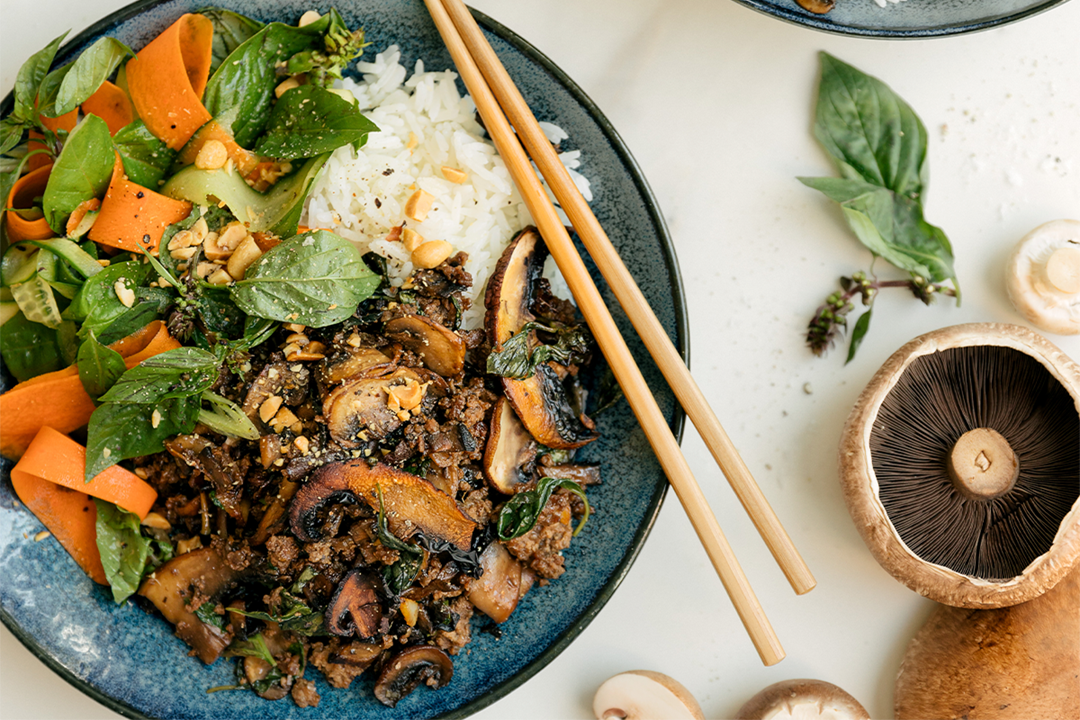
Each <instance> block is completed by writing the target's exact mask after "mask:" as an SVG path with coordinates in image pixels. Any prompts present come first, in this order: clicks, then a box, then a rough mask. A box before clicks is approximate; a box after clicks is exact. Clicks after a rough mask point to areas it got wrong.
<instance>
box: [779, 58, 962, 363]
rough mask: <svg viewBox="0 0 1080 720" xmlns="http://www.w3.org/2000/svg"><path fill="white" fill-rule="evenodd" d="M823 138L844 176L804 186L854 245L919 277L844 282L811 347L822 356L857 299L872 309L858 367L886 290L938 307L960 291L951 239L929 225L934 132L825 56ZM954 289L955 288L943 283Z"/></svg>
mask: <svg viewBox="0 0 1080 720" xmlns="http://www.w3.org/2000/svg"><path fill="white" fill-rule="evenodd" d="M814 136H815V137H816V138H817V139H818V141H819V142H820V143H821V144H822V146H823V147H824V148H825V150H826V151H827V152H828V153H829V155H830V156H831V157H832V158H833V160H834V162H835V163H836V166H837V169H838V170H839V171H840V174H841V175H842V176H843V177H842V178H806V177H800V178H799V181H800V182H802V183H803V184H805V185H807V186H808V187H811V188H814V189H816V190H819V191H821V192H822V193H824V194H825V195H826V196H827V197H829V198H830V199H832V200H835V201H836V202H838V203H839V204H840V207H841V210H842V212H843V213H844V218H845V219H846V220H847V222H848V225H849V226H850V227H851V229H852V231H854V233H855V236H856V237H857V238H858V239H859V241H860V242H862V244H863V245H865V246H866V247H867V249H869V250H870V252H871V253H873V255H874V257H875V258H878V257H880V258H882V259H884V260H886V261H888V262H889V263H891V264H892V265H894V266H896V267H897V268H899V269H901V270H904V271H906V272H908V273H909V275H910V279H909V280H903V281H878V280H877V279H876V278H874V279H873V280H869V279H867V278H866V273H861V274H860V273H856V274H855V275H853V276H852V277H851V278H843V279H842V281H841V285H842V288H841V291H840V292H837V293H833V294H832V295H830V296H829V297H828V298H827V299H826V301H825V303H824V304H823V305H822V306H821V307H819V308H818V310H817V312H816V313H815V315H814V318H813V319H812V320H811V321H810V325H809V328H808V331H807V343H808V344H809V346H810V348H811V350H812V351H813V352H814V353H815V354H817V355H822V354H824V352H825V351H826V350H827V349H828V348H829V347H830V346H831V345H832V343H833V342H834V341H835V339H836V336H837V335H838V334H839V332H840V331H841V329H842V328H844V327H846V326H847V315H848V313H850V312H851V311H852V310H853V309H854V304H853V303H852V302H851V301H852V299H853V298H854V297H855V296H856V295H858V296H859V297H860V298H861V300H862V303H863V305H864V306H865V307H866V308H867V311H866V312H865V313H864V314H863V315H862V316H861V317H860V318H859V320H858V322H857V323H856V325H855V328H854V329H853V331H852V334H851V345H850V347H849V351H848V358H847V359H848V362H850V361H851V360H852V358H854V356H855V352H856V351H857V350H858V348H859V345H860V344H861V343H862V341H863V339H864V337H865V336H866V332H867V331H868V330H869V328H870V317H871V311H872V306H873V301H874V298H875V297H876V296H877V292H878V290H879V289H881V288H884V287H906V288H908V289H909V290H910V291H911V292H912V293H913V294H914V295H915V296H916V297H918V298H919V299H920V300H922V301H923V302H925V303H929V302H930V301H932V300H933V298H934V297H935V296H936V295H938V294H941V295H948V296H954V297H957V299H958V300H959V286H958V284H957V280H956V272H955V270H954V269H953V251H952V245H951V244H950V243H949V239H948V237H946V235H945V233H944V232H943V231H942V230H941V228H938V227H935V226H934V225H931V224H930V223H928V222H927V221H926V220H925V218H924V217H923V206H922V202H923V199H924V198H925V195H926V189H927V182H928V177H929V170H928V165H927V158H926V154H927V152H926V149H927V133H926V128H925V126H923V123H922V121H921V120H919V117H918V116H917V115H916V114H915V111H914V110H912V108H911V106H910V105H908V104H907V103H906V102H904V100H903V99H902V98H901V97H900V96H899V95H897V94H896V93H895V92H893V90H892V89H891V88H890V87H889V86H888V85H886V84H885V83H883V82H881V81H880V80H878V79H877V78H874V77H871V76H869V75H867V74H865V73H863V72H861V71H859V70H858V69H856V68H854V67H852V66H850V65H848V64H846V63H844V62H841V61H840V60H837V59H836V58H834V57H833V56H831V55H829V54H828V53H824V52H823V53H821V83H820V87H819V90H818V100H817V108H816V119H815V122H814ZM950 281H951V287H950V286H946V285H945V284H944V283H946V282H950Z"/></svg>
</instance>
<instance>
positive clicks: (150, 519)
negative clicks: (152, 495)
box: [142, 512, 172, 531]
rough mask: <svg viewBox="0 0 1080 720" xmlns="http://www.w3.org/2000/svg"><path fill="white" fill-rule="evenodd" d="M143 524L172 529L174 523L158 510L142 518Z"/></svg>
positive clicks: (155, 527) (159, 528)
mask: <svg viewBox="0 0 1080 720" xmlns="http://www.w3.org/2000/svg"><path fill="white" fill-rule="evenodd" d="M142 524H143V525H145V526H146V527H148V528H154V529H155V530H165V531H169V530H172V524H171V523H170V522H169V521H168V520H166V519H165V518H164V517H163V516H162V515H159V514H158V513H156V512H151V513H146V517H144V518H143V519H142Z"/></svg>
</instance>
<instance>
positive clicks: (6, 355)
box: [0, 313, 66, 382]
mask: <svg viewBox="0 0 1080 720" xmlns="http://www.w3.org/2000/svg"><path fill="white" fill-rule="evenodd" d="M3 337H4V342H3V343H0V354H2V355H3V359H4V365H6V366H7V369H8V370H9V371H10V372H11V374H12V375H14V376H15V379H16V380H18V381H19V382H24V381H26V380H29V379H30V378H32V377H37V376H38V375H42V374H44V373H47V372H52V371H53V370H59V369H60V368H62V367H65V366H66V364H65V363H64V362H63V360H62V358H61V355H60V347H59V345H57V339H56V331H55V330H52V329H50V328H47V327H45V326H44V325H42V324H40V323H36V322H34V321H32V320H28V319H27V318H26V316H25V315H23V314H22V313H19V314H17V315H15V316H14V317H13V318H11V319H10V320H8V321H7V322H6V323H4V330H3Z"/></svg>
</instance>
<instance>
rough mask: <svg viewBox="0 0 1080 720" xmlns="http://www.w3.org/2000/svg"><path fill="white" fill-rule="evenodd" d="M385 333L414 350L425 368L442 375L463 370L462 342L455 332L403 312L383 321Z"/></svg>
mask: <svg viewBox="0 0 1080 720" xmlns="http://www.w3.org/2000/svg"><path fill="white" fill-rule="evenodd" d="M386 334H387V336H388V337H390V338H391V339H393V340H396V341H397V342H399V343H401V345H402V347H404V348H405V349H406V350H409V351H411V352H414V353H416V354H417V355H419V356H420V358H421V359H422V360H423V361H424V367H426V368H427V369H428V370H431V371H433V372H437V373H439V374H440V375H442V376H443V377H452V376H454V375H457V374H458V373H459V372H461V371H462V370H464V369H465V341H464V340H462V339H461V337H460V336H458V334H457V333H455V332H453V331H451V330H449V329H447V328H445V327H443V326H442V325H440V324H439V323H437V322H434V321H432V320H430V319H428V318H426V317H423V316H421V315H405V316H404V317H399V318H396V319H394V320H391V321H390V322H388V323H386Z"/></svg>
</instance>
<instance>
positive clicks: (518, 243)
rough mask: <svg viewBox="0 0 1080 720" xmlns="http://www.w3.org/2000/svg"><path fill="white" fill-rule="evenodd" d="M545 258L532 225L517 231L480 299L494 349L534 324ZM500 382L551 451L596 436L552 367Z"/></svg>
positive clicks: (520, 414) (524, 420)
mask: <svg viewBox="0 0 1080 720" xmlns="http://www.w3.org/2000/svg"><path fill="white" fill-rule="evenodd" d="M546 258H547V246H545V245H544V241H543V239H542V238H541V237H540V233H539V232H538V231H537V230H536V228H534V227H527V228H525V229H524V230H522V231H521V232H520V233H518V235H517V237H515V238H514V239H513V240H512V241H511V242H510V244H509V245H508V246H507V248H506V250H505V251H503V254H502V257H501V258H499V263H498V265H496V266H495V271H494V272H493V273H492V275H491V279H490V280H488V287H487V293H486V295H485V297H484V305H485V307H486V308H487V312H486V314H485V316H484V326H485V328H486V330H487V334H488V340H489V341H490V342H491V346H492V347H493V348H495V349H496V350H501V349H502V344H503V343H504V342H506V341H507V340H509V339H510V338H511V337H512V336H513V335H514V334H515V333H518V332H520V330H521V328H522V327H523V326H524V325H525V324H526V323H528V322H530V321H532V320H535V317H534V316H533V314H532V310H531V306H532V304H533V301H534V300H535V295H536V290H537V281H538V280H539V279H540V276H541V273H542V272H543V269H544V260H545V259H546ZM501 380H502V384H503V390H504V391H505V393H506V397H507V398H508V399H509V400H510V403H511V405H512V406H513V408H514V412H516V413H517V416H518V417H519V418H521V422H522V424H524V425H525V427H526V428H527V429H528V431H529V433H530V434H531V435H532V436H533V437H534V438H536V440H537V442H540V443H543V444H544V445H546V446H548V447H550V448H559V449H570V448H577V447H581V446H582V445H585V444H587V443H590V442H592V441H593V440H596V439H597V438H598V437H599V435H598V434H597V433H596V431H595V430H594V429H593V427H592V423H591V421H589V420H588V419H587V418H585V417H584V416H583V415H582V416H578V415H576V414H575V413H574V411H573V410H572V409H571V407H570V402H569V400H568V399H567V397H566V391H565V389H564V388H563V385H562V381H561V380H560V378H559V376H558V374H557V373H556V371H555V370H554V369H553V368H552V367H551V365H550V364H548V363H543V364H541V365H539V366H537V368H536V371H535V372H534V373H533V374H532V375H531V376H529V377H528V378H525V379H524V380H517V379H514V378H507V377H504V378H501Z"/></svg>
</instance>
